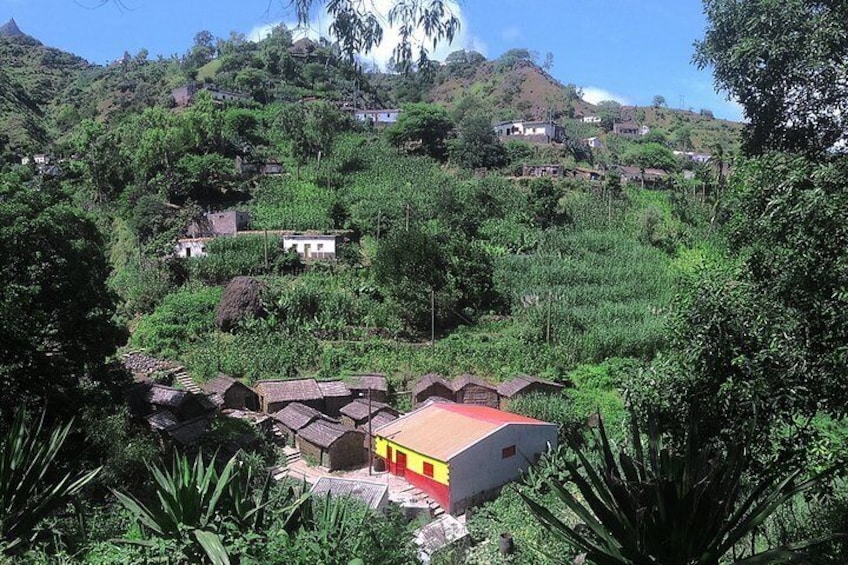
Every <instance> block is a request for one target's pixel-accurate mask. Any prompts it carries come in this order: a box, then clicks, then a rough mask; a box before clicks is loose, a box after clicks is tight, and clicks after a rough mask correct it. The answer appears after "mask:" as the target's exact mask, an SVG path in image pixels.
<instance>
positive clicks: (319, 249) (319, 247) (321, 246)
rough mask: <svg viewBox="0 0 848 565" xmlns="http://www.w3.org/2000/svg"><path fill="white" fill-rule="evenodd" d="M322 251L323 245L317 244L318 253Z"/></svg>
mask: <svg viewBox="0 0 848 565" xmlns="http://www.w3.org/2000/svg"><path fill="white" fill-rule="evenodd" d="M322 249H324V244H323V243H319V244H318V251H321V250H322Z"/></svg>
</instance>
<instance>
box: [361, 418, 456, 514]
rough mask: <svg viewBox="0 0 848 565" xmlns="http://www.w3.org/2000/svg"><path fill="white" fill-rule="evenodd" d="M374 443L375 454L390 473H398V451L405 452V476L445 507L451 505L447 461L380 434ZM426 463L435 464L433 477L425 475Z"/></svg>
mask: <svg viewBox="0 0 848 565" xmlns="http://www.w3.org/2000/svg"><path fill="white" fill-rule="evenodd" d="M374 443H375V446H374V451H375V454H376V455H377V457H379V458H380V459H382V460H383V461H384V462H385V464H386V469H387V470H388V471H389V472H390V473H392V474H393V475H397V474H398V467H397V453H398V451H400V452H401V453H405V454H406V470H405V472H404V475H403V476H404V478H406V480H407V481H408V482H409V483H411V484H413V485H415V486H416V487H418V488H420V489H421V490H423V491H424V492H426V493H427V494H429V495H430V496H431V497H432V498H433V499H434V500H435V501H436V502H438V503H439V504H441V505H442V506H443V507H444V508H445V509H447V508H448V507H449V506H450V497H451V495H450V488H451V487H450V467H449V466H448V464H447V463H445V462H444V461H439V460H438V459H433V458H432V457H428V456H426V455H422V454H421V453H418V452H416V451H413V450H411V449H407V448H406V447H404V446H402V445H399V444H397V443H395V442H393V441H390V440H387V439H386V438H384V437H381V436H379V435H378V436H377V437H376V438H375V440H374ZM389 449H391V457H389V455H388V452H389ZM424 463H429V464H430V465H432V466H433V476H432V477H427V476H425V475H424Z"/></svg>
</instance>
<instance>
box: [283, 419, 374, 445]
mask: <svg viewBox="0 0 848 565" xmlns="http://www.w3.org/2000/svg"><path fill="white" fill-rule="evenodd" d="M348 433H360V432H356V431H354V430H351V429H350V428H346V427H344V426H342V425H341V424H335V423H332V422H328V421H326V420H321V419H319V420H315V421H313V422H311V423H310V424H309V425H307V426H306V427H305V428H303V429H301V430H300V431H299V432H298V434H297V435H298V437H299V438H300V439H302V440H305V441H308V442H309V443H311V444H313V445H317V446H319V447H325V448H326V447H330V446H331V445H333V444H334V443H336V441H337V440H338V439H339V438H341V437H342V436H344V435H345V434H348Z"/></svg>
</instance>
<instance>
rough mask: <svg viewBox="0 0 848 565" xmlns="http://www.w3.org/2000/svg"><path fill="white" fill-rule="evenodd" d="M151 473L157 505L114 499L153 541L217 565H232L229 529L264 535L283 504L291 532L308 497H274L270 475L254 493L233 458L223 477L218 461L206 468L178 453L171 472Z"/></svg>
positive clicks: (198, 460)
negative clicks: (273, 511)
mask: <svg viewBox="0 0 848 565" xmlns="http://www.w3.org/2000/svg"><path fill="white" fill-rule="evenodd" d="M149 469H150V472H151V474H152V475H153V479H154V482H155V494H156V498H155V500H154V501H153V503H151V504H150V505H149V506H148V505H145V504H143V503H142V502H141V501H140V500H138V499H137V498H135V497H134V496H132V495H128V494H124V493H121V492H117V491H115V492H114V494H115V496H116V497H117V498H118V500H119V501H120V502H121V503H122V504H123V505H124V507H126V508H127V509H128V510H129V511H130V513H131V514H132V515H133V516H134V517H135V518H136V519H137V520H138V521H139V522H140V523H141V524H142V525H143V526H144V527H145V528H146V529H147V530H149V531H150V532H151V533H152V534H153V535H154V536H155V537H157V538H159V539H166V540H172V541H176V542H178V543H179V544H181V545H182V547H184V548H185V552H186V553H187V554H188V555H187V557H189V558H194V557H197V556H200V555H205V556H206V558H207V559H208V560H209V561H211V562H212V563H213V564H215V565H228V564H229V563H230V556H229V554H228V552H227V550H226V547H225V543H224V539H223V538H224V531H225V529H226V527H227V526H236V527H237V529H242V530H244V531H262V530H263V529H264V521H265V517H266V510H267V509H268V508H269V507H270V506H272V505H275V504H277V503H280V502H281V499H284V500H285V504H284V508H282V513H283V514H284V515H285V518H284V521H283V526H284V528H286V529H292V528H293V527H295V526H296V525H297V523H298V520H299V515H300V510H301V507H302V505H303V502H304V501H305V500H306V498H307V495H304V496H302V497H300V498H296V497H295V496H294V491H293V490H292V489H288V491H286V493H285V494H283V495H280V496H272V495H271V489H270V481H271V477H270V475H269V476H268V477H267V478H266V480H265V483H264V486H263V487H262V488H260V489H256V492H252V491H253V490H254V489H252V487H251V484H252V483H253V476H252V468H251V467H250V466H242V465H241V462H240V460H239V458H238V456H235V457H233V458H232V459H230V460H229V461H228V462H227V464H226V465H225V466H224V468H223V470H222V471H221V472H220V473H219V472H218V471H217V469H216V468H215V461H214V458H213V460H212V461H211V462H210V463H208V464H207V463H204V461H203V456H202V454H200V453H198V454H197V457H196V458H195V460H194V462H193V463H192V462H191V461H190V460H189V458H188V457H186V456H185V455H180V454H177V455H175V456H174V461H173V463H172V465H171V467H170V469H167V468H160V467H156V466H149ZM128 543H139V542H134V541H132V542H130V541H128ZM141 543H142V544H144V545H148V544H145V543H144V542H141ZM149 545H152V544H149Z"/></svg>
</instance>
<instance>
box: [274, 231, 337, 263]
mask: <svg viewBox="0 0 848 565" xmlns="http://www.w3.org/2000/svg"><path fill="white" fill-rule="evenodd" d="M336 243H337V238H336V236H323V237H319V236H314V237H309V236H303V235H299V236H289V235H286V236H283V247H284V248H286V249H291V248H292V247H293V248H294V249H295V251H297V254H298V255H300V256H301V257H303V258H304V259H335V258H336Z"/></svg>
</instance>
